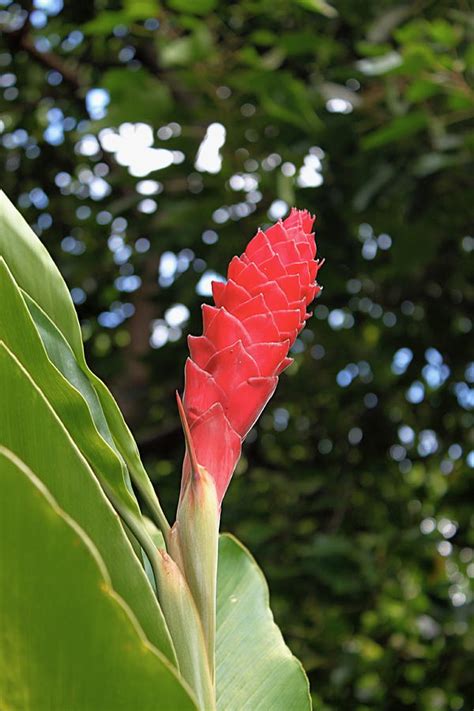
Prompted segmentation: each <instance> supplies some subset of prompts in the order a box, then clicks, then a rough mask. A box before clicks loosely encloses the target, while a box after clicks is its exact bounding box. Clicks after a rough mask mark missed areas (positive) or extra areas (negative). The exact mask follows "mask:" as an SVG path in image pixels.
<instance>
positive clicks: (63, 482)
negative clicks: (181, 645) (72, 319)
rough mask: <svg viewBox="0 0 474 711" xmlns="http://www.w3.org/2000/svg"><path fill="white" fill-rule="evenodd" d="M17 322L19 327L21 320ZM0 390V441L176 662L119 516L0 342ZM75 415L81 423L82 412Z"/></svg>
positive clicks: (47, 406) (44, 401) (155, 641)
mask: <svg viewBox="0 0 474 711" xmlns="http://www.w3.org/2000/svg"><path fill="white" fill-rule="evenodd" d="M5 283H6V281H5V279H4V278H3V277H2V279H0V284H1V289H2V291H1V293H2V296H1V301H2V308H1V309H0V314H2V313H3V312H4V306H5V307H6V306H7V305H9V304H8V301H7V300H6V299H5V298H4V297H5V296H6V293H5V289H4V286H5ZM13 313H14V312H13ZM20 313H21V311H20V310H19V311H18V316H19V314H20ZM17 323H18V324H19V325H21V319H20V318H18V319H17ZM0 333H3V329H0ZM26 334H27V332H26V330H25V332H24V335H25V336H26ZM32 343H33V345H34V342H33V341H32ZM32 355H33V356H34V355H35V351H34V349H33V350H32ZM52 367H53V366H52ZM60 377H62V376H60ZM0 392H1V393H2V406H1V408H0V443H1V444H3V445H5V446H6V447H8V448H9V449H11V450H12V451H13V452H15V453H16V454H17V455H18V456H20V457H21V458H22V459H23V460H24V461H25V462H26V464H27V465H28V466H30V467H31V468H32V469H34V471H35V472H36V473H37V475H38V476H39V477H40V479H41V480H42V481H43V482H44V484H45V485H46V486H47V487H48V489H49V490H50V491H51V493H52V494H53V495H54V497H55V499H56V500H57V501H58V503H59V505H60V506H61V507H62V508H63V509H64V510H65V511H66V513H67V514H68V515H70V516H71V517H72V518H73V519H74V520H75V521H77V523H78V524H79V525H80V526H81V528H83V529H84V530H85V532H86V533H87V535H88V536H90V538H91V539H92V540H93V541H94V544H95V545H96V547H97V549H98V550H99V552H100V555H101V556H102V558H103V560H104V561H105V564H106V566H107V569H108V571H109V574H110V577H111V580H112V584H113V586H114V588H115V589H116V590H117V592H118V593H119V594H120V595H121V596H122V597H123V598H124V600H125V601H126V602H127V604H128V605H129V606H130V607H131V608H132V609H133V611H134V614H135V615H136V617H137V618H138V620H139V622H140V624H141V626H142V627H143V629H144V631H145V633H146V634H147V636H148V638H149V639H150V641H152V642H153V644H155V645H156V646H157V647H158V648H159V649H160V650H161V651H162V652H163V653H164V654H165V655H166V656H167V657H168V658H169V659H171V660H173V661H174V653H173V650H172V645H171V642H170V638H169V634H168V631H167V628H166V625H165V623H164V619H163V615H162V612H161V609H160V607H159V606H158V603H157V601H156V597H155V595H154V592H153V590H152V588H151V586H150V584H149V582H148V580H147V578H146V576H145V573H144V571H143V569H142V567H141V566H140V564H139V561H138V559H137V558H136V556H135V554H134V552H133V550H132V548H131V546H130V543H129V541H128V539H127V537H126V535H125V532H124V530H123V527H122V525H121V523H120V521H119V519H118V517H117V515H116V514H115V512H114V511H113V509H112V507H111V506H110V504H109V502H108V501H107V499H106V498H105V496H104V494H103V492H102V489H101V487H100V486H99V484H98V482H97V480H96V478H95V476H94V473H93V472H92V470H91V468H90V467H89V465H88V463H87V461H86V460H85V458H84V457H83V456H82V454H81V453H80V451H79V450H78V448H77V447H76V445H75V444H74V442H73V440H72V439H71V437H70V435H69V434H68V432H67V430H66V429H65V427H64V425H63V423H62V422H61V420H60V419H59V417H58V416H57V414H56V413H55V412H54V410H53V408H52V407H51V405H50V403H49V402H48V400H47V399H46V398H45V396H44V395H43V393H42V392H41V390H40V388H39V387H38V385H37V384H36V383H35V382H34V381H33V380H32V378H31V377H30V375H29V373H28V372H27V371H26V370H25V368H24V367H23V366H22V365H21V363H20V362H19V360H18V359H17V358H16V357H15V355H14V354H13V353H12V352H11V351H10V350H9V349H8V348H7V347H6V345H5V344H4V343H0ZM76 416H77V418H78V422H79V423H80V421H81V413H80V412H77V413H76ZM5 609H8V608H3V610H5Z"/></svg>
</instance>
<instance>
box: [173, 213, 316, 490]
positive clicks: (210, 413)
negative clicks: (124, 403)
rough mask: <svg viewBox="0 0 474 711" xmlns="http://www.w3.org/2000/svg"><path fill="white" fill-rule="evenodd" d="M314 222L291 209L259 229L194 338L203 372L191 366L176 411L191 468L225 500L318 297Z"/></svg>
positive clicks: (194, 353)
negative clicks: (204, 473) (205, 475)
mask: <svg viewBox="0 0 474 711" xmlns="http://www.w3.org/2000/svg"><path fill="white" fill-rule="evenodd" d="M314 219H315V217H314V216H313V215H312V214H310V213H309V212H308V211H307V210H298V209H297V208H295V207H293V208H292V209H291V211H290V214H289V215H288V217H286V218H285V219H284V220H279V221H278V222H277V223H276V224H275V225H272V226H271V227H269V228H268V229H267V230H266V231H264V232H262V230H260V229H259V230H258V232H257V234H256V235H255V237H254V238H253V239H252V240H251V241H250V242H249V244H248V246H247V248H246V250H245V252H244V253H243V254H242V255H241V257H233V259H232V260H231V263H230V265H229V271H228V280H227V282H226V283H225V284H219V285H218V286H216V287H215V288H214V289H213V294H214V300H215V306H213V307H211V306H205V307H203V324H204V328H203V335H202V336H200V337H198V338H193V339H189V343H190V349H191V360H192V362H193V363H194V364H195V365H196V366H199V367H187V369H186V387H185V394H184V404H183V403H181V399H180V398H179V399H178V409H179V411H180V417H181V421H182V423H183V430H184V432H185V437H186V442H187V450H188V455H189V460H191V461H190V464H191V466H192V468H193V469H194V471H195V472H198V471H199V470H198V468H197V467H198V464H200V465H202V466H203V467H205V468H206V469H207V470H208V471H209V473H210V474H211V476H212V477H213V478H214V480H215V482H216V487H217V490H218V495H219V501H221V500H222V497H223V495H224V493H225V490H226V488H227V485H228V483H229V480H230V478H231V476H232V473H233V471H234V468H235V466H236V464H237V461H238V459H239V456H240V444H241V442H242V440H243V439H244V437H245V436H246V434H247V433H248V431H249V430H250V428H251V427H252V426H253V424H254V422H255V420H256V419H257V418H258V416H259V415H260V413H261V411H262V410H263V408H264V407H265V405H266V403H267V402H268V400H269V398H270V397H271V395H272V394H273V391H274V389H275V386H276V382H277V380H278V376H279V375H280V373H281V372H282V371H283V370H284V369H285V368H286V367H287V366H288V365H289V364H290V362H291V360H290V359H289V358H288V351H289V349H290V347H291V346H292V345H293V343H294V341H295V339H296V336H297V334H298V333H299V331H301V329H302V328H303V327H304V325H305V322H306V319H307V318H308V316H309V314H308V312H307V306H308V305H309V304H310V302H311V301H312V300H313V299H314V298H315V296H316V295H317V294H318V293H319V292H320V287H319V286H318V285H317V284H316V283H315V276H316V273H317V271H318V268H319V267H321V266H322V264H323V262H324V260H320V261H316V260H315V259H314V257H315V252H316V246H315V241H314V234H313V233H312V232H311V230H312V227H313V222H314ZM198 381H199V382H198ZM188 464H189V463H188ZM189 468H190V467H189V466H188V471H189ZM185 471H186V466H185Z"/></svg>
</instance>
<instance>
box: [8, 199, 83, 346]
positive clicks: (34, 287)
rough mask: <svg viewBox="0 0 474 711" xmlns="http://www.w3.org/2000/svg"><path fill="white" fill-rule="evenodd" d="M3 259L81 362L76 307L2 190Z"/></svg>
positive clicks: (48, 259) (52, 266)
mask: <svg viewBox="0 0 474 711" xmlns="http://www.w3.org/2000/svg"><path fill="white" fill-rule="evenodd" d="M0 257H3V258H4V259H5V261H6V263H7V264H8V266H9V268H10V271H11V272H12V274H13V276H14V277H15V279H16V281H17V282H18V284H19V285H20V286H21V287H22V289H24V290H25V291H27V292H28V294H30V295H31V296H32V297H33V298H34V299H35V301H37V302H38V304H40V305H41V307H42V308H43V309H44V310H45V311H46V313H47V314H49V316H50V318H51V319H52V320H53V321H54V323H55V324H56V326H57V327H58V328H59V330H60V331H61V332H62V333H63V334H64V337H65V338H66V339H67V341H68V343H69V344H70V346H71V348H72V349H73V351H74V353H75V354H76V356H77V357H78V358H81V356H82V354H83V347H82V337H81V329H80V326H79V321H78V318H77V315H76V311H75V308H74V304H73V302H72V299H71V296H70V294H69V291H68V289H67V286H66V284H65V282H64V279H63V278H62V276H61V274H60V272H59V269H58V268H57V266H56V265H55V263H54V262H53V260H52V259H51V257H50V255H49V253H48V251H47V249H46V247H45V246H44V245H43V244H42V242H41V241H40V240H39V239H38V237H37V236H36V235H35V233H34V232H33V230H32V229H31V228H30V227H29V225H28V224H27V222H25V220H24V219H23V217H22V216H21V215H20V213H19V212H18V210H17V209H16V208H15V206H14V205H13V204H12V203H11V202H10V200H9V199H8V198H7V196H6V195H5V193H4V192H3V191H2V190H0Z"/></svg>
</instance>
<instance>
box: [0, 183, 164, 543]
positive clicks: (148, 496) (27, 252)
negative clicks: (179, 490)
mask: <svg viewBox="0 0 474 711" xmlns="http://www.w3.org/2000/svg"><path fill="white" fill-rule="evenodd" d="M0 257H3V258H4V259H5V261H6V263H7V265H8V267H9V269H10V271H11V272H12V274H13V276H14V278H15V280H16V282H17V283H18V285H19V286H20V287H21V289H23V291H25V292H26V293H27V294H28V295H29V296H30V297H31V298H32V299H33V301H34V302H35V303H36V304H37V305H38V307H39V308H40V309H41V310H42V311H43V312H44V313H45V314H46V315H47V316H48V318H49V319H50V321H52V323H53V325H54V326H56V328H57V329H58V330H59V332H60V333H61V334H62V335H63V337H64V339H65V340H66V341H67V343H68V344H69V346H70V348H71V349H72V351H73V353H74V356H75V358H76V360H77V364H78V365H79V367H80V368H81V369H82V371H83V372H84V373H85V375H86V376H87V378H88V379H89V380H90V382H91V383H92V384H93V386H94V388H95V390H96V391H97V395H98V397H99V400H100V403H101V405H102V408H103V412H104V415H105V418H106V420H107V424H108V426H109V428H110V431H111V433H112V437H113V439H114V441H115V443H116V446H117V449H118V450H119V452H120V454H121V455H122V457H123V458H124V460H125V462H126V464H127V466H128V469H129V473H130V475H131V477H132V478H133V480H134V482H135V484H136V486H137V487H138V488H139V490H140V492H141V494H142V495H143V497H144V499H145V500H146V502H147V504H148V506H149V508H150V511H151V513H152V514H153V517H154V519H155V521H156V522H157V523H158V524H159V526H160V528H161V529H162V530H164V531H166V530H167V528H168V524H167V522H166V519H165V516H164V514H163V512H162V509H161V507H160V504H159V502H158V499H157V496H156V493H155V491H154V488H153V486H152V484H151V482H150V480H149V478H148V475H147V474H146V472H145V469H144V468H143V465H142V463H141V460H140V455H139V453H138V449H137V446H136V443H135V440H134V439H133V436H132V434H131V432H130V430H129V429H128V427H127V425H126V423H125V421H124V419H123V416H122V414H121V412H120V410H119V408H118V406H117V403H116V402H115V400H114V398H113V397H112V395H111V393H110V392H109V390H108V388H107V387H106V386H105V385H104V383H103V382H102V381H101V380H99V378H97V376H96V375H94V373H92V372H91V371H90V370H89V368H88V366H87V363H86V360H85V356H84V348H83V345H82V337H81V329H80V326H79V321H78V318H77V314H76V311H75V308H74V304H73V302H72V299H71V296H70V294H69V291H68V289H67V286H66V284H65V282H64V280H63V278H62V276H61V274H60V272H59V270H58V268H57V267H56V265H55V264H54V262H53V260H52V259H51V257H50V255H49V254H48V252H47V250H46V248H45V247H44V245H43V244H42V242H41V241H40V240H39V239H38V237H37V236H36V235H35V233H34V232H33V231H32V230H31V228H30V227H29V226H28V224H27V223H26V222H25V220H24V219H23V217H22V216H21V215H20V213H19V212H18V210H16V208H15V207H14V205H13V204H12V203H11V202H10V200H9V199H8V198H7V196H6V195H5V193H3V192H2V191H0ZM38 275H41V278H38ZM56 340H57V338H56ZM83 394H84V393H83ZM89 405H90V401H89Z"/></svg>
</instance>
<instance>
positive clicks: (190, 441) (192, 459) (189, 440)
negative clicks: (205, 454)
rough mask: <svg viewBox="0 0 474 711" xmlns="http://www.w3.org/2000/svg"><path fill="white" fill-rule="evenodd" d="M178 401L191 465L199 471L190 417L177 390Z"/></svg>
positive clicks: (193, 469) (194, 469) (194, 470)
mask: <svg viewBox="0 0 474 711" xmlns="http://www.w3.org/2000/svg"><path fill="white" fill-rule="evenodd" d="M176 403H177V405H178V413H179V419H180V420H181V427H182V428H183V433H184V439H185V441H186V451H187V454H188V457H189V460H190V462H191V467H192V471H193V473H196V474H197V473H198V472H199V463H198V460H197V457H196V451H195V449H194V443H193V438H192V436H191V429H190V427H189V423H188V418H187V416H186V412H185V409H184V406H183V401H182V400H181V396H180V394H179V392H178V391H177V390H176Z"/></svg>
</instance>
